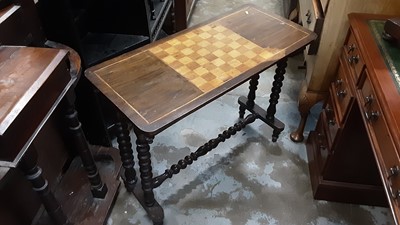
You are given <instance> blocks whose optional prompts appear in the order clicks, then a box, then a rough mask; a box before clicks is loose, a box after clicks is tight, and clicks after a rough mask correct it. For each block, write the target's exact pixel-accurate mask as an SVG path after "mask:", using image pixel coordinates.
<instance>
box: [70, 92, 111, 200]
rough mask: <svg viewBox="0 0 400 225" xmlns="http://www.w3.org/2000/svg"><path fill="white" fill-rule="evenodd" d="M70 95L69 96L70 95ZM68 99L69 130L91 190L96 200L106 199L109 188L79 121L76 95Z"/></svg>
mask: <svg viewBox="0 0 400 225" xmlns="http://www.w3.org/2000/svg"><path fill="white" fill-rule="evenodd" d="M68 94H69V95H68ZM68 94H67V97H66V98H64V99H63V101H64V104H65V105H66V108H67V115H66V118H67V120H68V121H67V122H68V126H69V130H70V131H71V133H72V136H73V141H74V143H75V146H76V147H77V149H78V152H79V155H80V157H81V160H82V164H83V166H84V167H85V169H86V172H87V176H88V179H89V182H90V190H91V192H92V194H93V197H95V198H105V196H106V194H107V191H108V188H107V185H106V184H105V183H104V182H103V181H102V180H101V177H100V174H99V171H98V168H97V166H96V163H95V160H94V158H93V155H92V152H91V151H90V148H89V144H88V142H87V140H86V137H85V134H84V133H83V130H82V125H81V122H80V121H79V119H78V113H77V111H76V110H75V106H74V97H75V96H74V94H73V93H72V92H69V93H68Z"/></svg>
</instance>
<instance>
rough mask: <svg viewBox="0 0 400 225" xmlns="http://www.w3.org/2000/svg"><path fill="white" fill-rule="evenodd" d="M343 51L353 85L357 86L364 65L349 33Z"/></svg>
mask: <svg viewBox="0 0 400 225" xmlns="http://www.w3.org/2000/svg"><path fill="white" fill-rule="evenodd" d="M343 51H344V54H345V57H346V61H347V64H348V65H349V68H351V69H350V70H351V73H352V76H353V79H354V83H355V84H357V82H358V80H359V78H360V75H361V73H362V72H363V69H364V67H365V63H364V59H363V57H362V55H361V52H360V49H359V46H358V44H357V40H356V38H355V36H354V34H353V32H350V34H349V38H348V40H347V42H346V44H345V46H344V49H343Z"/></svg>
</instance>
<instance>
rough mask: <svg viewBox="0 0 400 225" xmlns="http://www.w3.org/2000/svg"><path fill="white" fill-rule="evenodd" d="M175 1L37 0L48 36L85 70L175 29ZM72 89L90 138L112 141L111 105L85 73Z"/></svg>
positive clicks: (112, 112)
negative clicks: (74, 56) (76, 56)
mask: <svg viewBox="0 0 400 225" xmlns="http://www.w3.org/2000/svg"><path fill="white" fill-rule="evenodd" d="M173 3H174V2H173V0H135V1H128V0H113V1H111V0H99V1H95V0H59V1H53V0H40V1H38V3H37V4H36V5H37V9H38V12H39V15H40V18H41V22H42V25H43V30H44V32H45V34H46V37H47V38H48V39H49V40H52V41H57V42H60V43H63V44H65V45H67V46H69V47H71V48H73V49H74V50H75V51H77V52H78V54H79V55H80V56H81V58H82V67H83V70H85V69H86V68H88V67H90V66H93V65H95V64H98V63H100V62H103V61H105V60H108V59H110V58H113V57H115V56H118V55H121V54H123V53H125V52H127V51H130V50H132V49H136V48H138V47H141V46H143V45H145V44H148V43H150V42H153V41H155V40H157V39H160V38H162V37H165V36H166V35H168V34H171V33H173V32H175V25H174V21H175V19H174V17H173V16H174V13H172V12H173ZM76 92H77V101H76V106H77V110H78V112H79V116H80V118H81V121H82V123H83V128H84V130H85V133H86V136H87V138H88V140H89V141H90V142H91V143H93V144H100V145H106V146H110V145H111V140H112V138H114V137H115V133H114V132H113V130H114V129H113V128H114V125H115V121H116V116H115V111H114V109H113V108H112V107H111V106H110V105H109V104H108V102H107V100H106V99H105V98H104V97H103V96H102V95H101V94H100V93H99V92H98V91H97V90H96V89H95V88H94V87H93V86H92V85H91V84H90V83H89V82H87V80H86V78H84V77H82V78H81V80H80V81H79V83H78V85H77V88H76ZM99 121H102V122H99Z"/></svg>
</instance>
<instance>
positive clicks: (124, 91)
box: [85, 5, 316, 224]
mask: <svg viewBox="0 0 400 225" xmlns="http://www.w3.org/2000/svg"><path fill="white" fill-rule="evenodd" d="M315 38H316V35H315V34H314V33H312V32H310V31H308V30H306V29H304V28H302V27H301V26H299V25H297V24H295V23H292V22H290V21H288V20H286V19H284V18H281V17H278V16H275V15H272V14H269V13H266V12H263V11H261V10H259V9H257V8H255V7H254V6H252V5H246V6H244V7H242V8H240V9H238V10H236V11H234V12H232V13H230V14H226V15H223V16H221V17H219V18H217V19H214V20H212V21H209V22H205V23H203V24H200V25H198V26H195V27H192V28H190V29H187V30H184V31H182V32H179V33H177V34H175V35H172V36H169V37H167V38H165V39H162V40H160V41H156V42H154V43H151V44H149V45H147V46H144V47H142V48H139V49H136V50H134V51H131V52H128V53H126V54H124V55H121V56H119V57H116V58H114V59H111V60H109V61H106V62H104V63H101V64H99V65H97V66H94V67H92V68H89V69H88V70H86V72H85V74H86V77H87V78H88V79H89V80H90V81H91V82H92V83H93V84H94V86H96V87H97V88H98V89H99V90H100V91H101V92H102V93H103V94H104V95H105V96H106V97H107V98H108V99H109V100H110V101H111V102H112V103H113V104H114V105H115V106H116V107H117V108H118V109H119V110H120V112H122V114H123V115H125V116H126V117H127V118H128V119H129V120H130V121H131V122H132V123H133V127H134V132H135V134H136V136H137V140H136V144H137V152H138V159H139V166H140V178H141V186H142V190H140V188H135V186H136V185H135V183H136V181H137V178H136V173H135V171H134V169H133V165H134V163H133V156H132V150H131V144H130V142H129V136H128V134H129V132H128V130H127V126H126V125H124V123H120V124H119V125H120V126H119V129H120V133H121V134H120V135H119V136H118V138H117V141H118V143H119V148H120V153H121V157H122V162H123V166H124V168H125V174H124V181H125V186H126V188H127V189H128V190H129V191H132V192H134V193H135V194H136V196H137V197H138V199H139V200H140V201H141V203H142V205H143V207H144V208H145V209H146V210H147V212H148V214H149V216H150V217H151V219H152V220H153V222H154V223H155V224H162V221H163V217H164V216H163V210H162V208H161V206H159V204H158V203H157V202H156V200H155V198H154V193H153V189H154V188H156V187H158V186H159V185H161V183H162V182H163V181H164V180H166V179H167V178H170V177H172V175H173V174H177V173H178V172H179V171H180V170H181V169H184V168H186V167H187V165H189V164H192V163H193V161H194V160H197V159H198V157H200V156H202V155H204V154H206V153H207V152H208V151H210V150H212V149H213V148H215V147H216V146H217V145H218V143H220V142H222V141H225V139H227V138H229V137H230V136H231V135H233V134H235V133H236V132H237V131H240V130H241V129H243V127H245V126H246V125H247V124H249V123H252V122H253V121H255V119H257V118H258V119H261V120H262V121H264V122H265V123H267V124H268V125H270V126H271V127H272V128H273V129H274V131H273V135H272V136H273V137H272V140H273V141H276V140H277V138H278V135H279V134H280V132H281V131H282V130H283V128H284V124H283V123H282V122H280V121H279V120H278V119H276V118H275V112H276V104H277V103H278V99H279V93H280V91H281V87H282V85H283V79H284V73H285V67H286V65H287V63H286V62H287V57H288V56H289V55H290V54H292V53H294V52H296V51H298V50H300V49H302V48H303V47H304V46H305V45H307V44H308V43H310V42H311V41H312V40H314V39H315ZM274 64H277V69H276V75H275V77H274V82H273V87H272V89H271V94H270V101H269V102H270V105H269V107H268V109H267V110H264V109H262V108H261V107H259V106H258V105H256V104H255V102H254V100H255V91H256V89H257V84H258V79H259V73H261V72H262V71H264V70H265V69H267V68H269V67H270V66H272V65H274ZM248 80H250V91H249V94H248V96H247V98H246V97H240V98H239V104H240V108H239V117H240V118H241V120H240V121H239V122H238V123H236V124H235V125H234V126H232V127H230V128H229V129H228V130H226V131H224V132H223V133H221V134H220V135H219V136H218V137H217V138H215V139H212V140H210V141H209V142H208V143H206V144H205V145H203V146H201V147H200V148H199V149H198V150H197V151H196V152H193V153H191V154H190V155H188V156H186V157H184V159H182V160H180V161H179V162H178V163H177V164H174V165H172V166H171V168H170V169H167V170H166V171H165V173H164V174H162V175H160V176H157V177H153V173H152V167H151V159H150V146H149V143H151V141H152V139H153V138H154V136H155V135H156V134H157V133H159V132H161V131H163V130H164V129H166V128H167V127H169V126H171V125H173V124H174V123H176V122H177V121H179V120H180V119H182V118H184V117H185V116H187V115H189V114H190V113H192V112H194V111H196V110H197V109H199V108H201V107H203V106H204V105H206V104H207V103H209V102H211V101H213V100H215V99H216V98H218V97H220V96H221V95H223V94H225V93H227V92H228V91H230V90H232V89H234V88H235V87H237V86H238V85H240V84H242V83H243V82H245V81H248ZM246 110H249V111H250V112H251V114H250V115H248V116H247V117H246V118H244V114H245V111H246ZM121 118H122V117H121ZM139 192H140V193H139Z"/></svg>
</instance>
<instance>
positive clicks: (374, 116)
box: [364, 111, 380, 122]
mask: <svg viewBox="0 0 400 225" xmlns="http://www.w3.org/2000/svg"><path fill="white" fill-rule="evenodd" d="M364 114H365V118H366V119H367V121H370V122H372V121H376V120H378V117H379V115H380V114H379V112H378V111H365V113H364Z"/></svg>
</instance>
